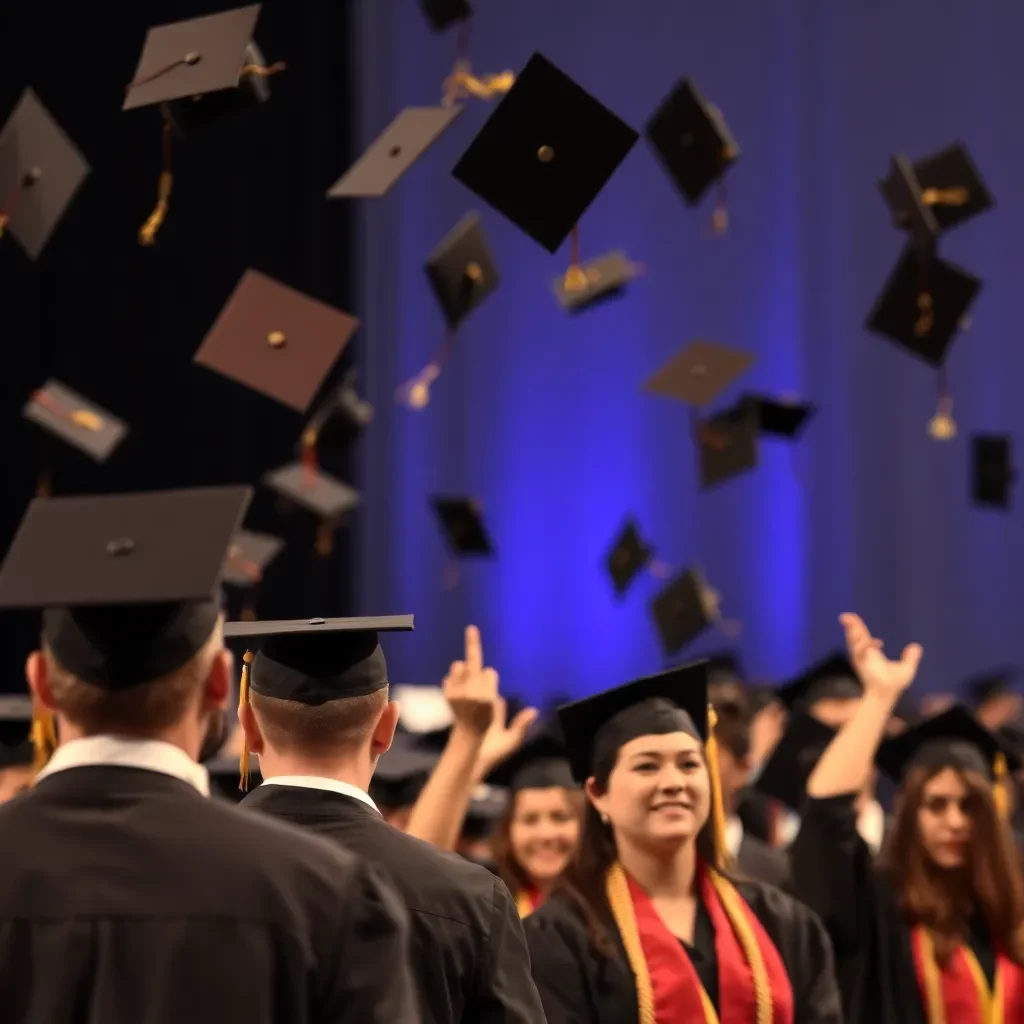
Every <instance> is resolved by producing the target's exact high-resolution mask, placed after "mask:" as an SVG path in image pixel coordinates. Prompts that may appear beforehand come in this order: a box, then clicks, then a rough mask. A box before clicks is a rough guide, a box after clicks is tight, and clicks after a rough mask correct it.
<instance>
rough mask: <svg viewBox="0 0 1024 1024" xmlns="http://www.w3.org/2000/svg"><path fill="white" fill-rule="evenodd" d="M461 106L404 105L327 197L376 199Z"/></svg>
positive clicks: (433, 139)
mask: <svg viewBox="0 0 1024 1024" xmlns="http://www.w3.org/2000/svg"><path fill="white" fill-rule="evenodd" d="M462 111H463V108H462V107H460V106H457V105H454V106H450V107H407V108H406V109H405V110H403V111H402V112H401V113H400V114H399V115H398V116H397V117H396V118H395V119H394V121H392V122H391V124H389V125H388V126H387V128H385V129H384V131H383V132H382V133H381V134H380V135H379V136H378V137H377V139H376V140H375V141H374V143H373V145H372V146H370V148H369V149H368V150H367V151H366V152H365V153H364V154H363V155H362V156H361V157H360V158H359V159H358V160H357V161H356V162H355V163H354V164H353V165H352V167H350V168H349V169H348V170H347V171H346V172H345V173H344V174H343V175H342V176H341V177H340V178H339V179H338V180H337V181H336V182H335V183H334V184H333V185H332V186H331V187H330V189H329V190H328V192H327V197H328V199H340V198H346V197H347V198H356V199H359V198H364V199H379V198H380V197H381V196H384V195H387V193H388V192H389V191H390V190H391V188H392V187H393V186H394V185H395V183H396V182H397V181H398V179H399V178H401V177H402V175H403V174H405V172H406V171H407V170H409V168H410V167H412V165H413V164H414V163H416V161H417V160H419V158H420V157H421V156H423V154H424V153H426V151H427V150H428V149H429V148H430V147H431V146H432V145H433V144H434V143H435V142H436V141H437V140H438V139H439V138H440V137H441V135H442V134H443V133H444V132H445V131H446V130H447V129H448V127H449V126H450V125H451V123H452V122H453V121H454V120H455V119H456V118H457V117H458V116H459V114H461V113H462Z"/></svg>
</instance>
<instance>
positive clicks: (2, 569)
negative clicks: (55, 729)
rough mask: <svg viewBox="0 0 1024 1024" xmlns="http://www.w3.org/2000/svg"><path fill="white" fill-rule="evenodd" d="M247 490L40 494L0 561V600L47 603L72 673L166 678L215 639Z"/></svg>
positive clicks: (131, 679)
mask: <svg viewBox="0 0 1024 1024" xmlns="http://www.w3.org/2000/svg"><path fill="white" fill-rule="evenodd" d="M251 497H252V490H251V488H249V487H207V488H196V489H192V490H178V491H153V492H148V493H136V494H119V495H112V496H102V497H95V496H91V497H69V498H36V499H35V500H34V501H33V502H32V503H31V504H30V505H29V508H28V511H27V513H26V514H25V517H24V519H23V520H22V522H21V525H20V526H19V527H18V532H17V534H16V535H15V538H14V541H13V543H12V544H11V547H10V549H9V551H8V552H7V557H6V559H5V560H4V562H3V565H2V566H0V608H26V609H42V610H43V636H44V639H45V641H46V643H47V646H48V647H49V648H50V649H51V650H52V651H53V653H54V656H55V657H56V659H57V661H58V662H59V663H60V664H61V665H62V666H63V667H64V668H65V669H66V670H67V671H68V672H70V673H72V674H73V675H74V676H75V677H76V678H78V679H80V680H82V681H83V682H86V683H92V684H94V685H96V686H99V687H102V688H104V689H107V690H124V689H129V688H131V687H133V686H137V685H140V684H142V683H147V682H150V681H152V680H154V679H160V678H163V677H164V676H167V675H169V674H170V673H172V672H174V671H175V670H176V669H178V668H181V666H182V665H185V664H186V663H187V662H188V661H189V660H190V659H191V658H192V656H193V655H194V654H195V653H196V652H197V651H199V650H200V648H202V646H203V645H204V644H205V643H206V641H207V640H208V639H209V638H210V635H211V634H212V632H213V630H214V627H215V626H216V624H217V620H218V618H219V616H220V601H219V597H218V596H217V593H216V591H217V585H218V582H219V580H220V575H221V568H222V566H223V564H224V556H225V553H226V552H227V550H228V548H229V547H230V544H231V538H232V537H233V536H234V534H235V532H236V531H237V530H238V528H239V526H240V524H241V520H242V517H243V516H244V515H245V511H246V509H247V508H248V505H249V501H250V499H251Z"/></svg>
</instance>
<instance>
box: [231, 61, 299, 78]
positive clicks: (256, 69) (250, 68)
mask: <svg viewBox="0 0 1024 1024" xmlns="http://www.w3.org/2000/svg"><path fill="white" fill-rule="evenodd" d="M287 68H288V65H287V64H285V62H284V61H283V60H279V61H275V62H274V63H273V64H271V65H270V66H269V67H264V66H263V65H262V64H246V65H244V66H243V67H242V70H241V71H240V72H239V73H238V77H239V78H244V77H245V76H246V75H255V76H256V77H257V78H269V77H270V76H271V75H276V74H278V73H280V72H281V71H285V70H287Z"/></svg>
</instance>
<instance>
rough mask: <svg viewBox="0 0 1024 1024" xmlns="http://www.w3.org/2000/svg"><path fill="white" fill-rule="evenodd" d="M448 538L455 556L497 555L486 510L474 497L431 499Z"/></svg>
mask: <svg viewBox="0 0 1024 1024" xmlns="http://www.w3.org/2000/svg"><path fill="white" fill-rule="evenodd" d="M431 504H432V505H433V506H434V512H435V514H436V515H437V518H438V521H439V522H440V523H441V529H442V531H443V532H444V536H445V540H446V541H447V542H448V547H449V549H450V550H451V553H452V554H453V555H457V556H458V557H460V558H466V557H468V556H484V557H489V556H491V555H493V554H494V545H493V544H492V543H491V537H490V534H489V533H488V532H487V525H486V524H485V523H484V517H483V511H482V510H481V508H480V506H479V504H478V503H477V502H476V501H474V500H473V499H472V498H443V497H437V498H432V499H431Z"/></svg>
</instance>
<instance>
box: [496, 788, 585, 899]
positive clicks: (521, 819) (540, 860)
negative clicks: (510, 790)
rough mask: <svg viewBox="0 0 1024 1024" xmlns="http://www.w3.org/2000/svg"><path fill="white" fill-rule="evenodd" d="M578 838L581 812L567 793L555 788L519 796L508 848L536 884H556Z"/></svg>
mask: <svg viewBox="0 0 1024 1024" xmlns="http://www.w3.org/2000/svg"><path fill="white" fill-rule="evenodd" d="M579 838H580V816H579V810H578V807H577V804H576V802H575V801H574V800H573V794H571V793H570V792H569V791H568V790H566V789H563V788H562V787H561V786H554V787H549V788H546V789H523V790H520V791H519V792H518V793H517V794H516V797H515V806H514V807H513V811H512V819H511V821H510V823H509V844H510V845H511V847H512V856H513V858H514V859H515V861H516V863H517V864H518V865H519V867H520V868H521V869H522V870H523V872H524V873H525V874H526V875H527V877H528V878H529V879H530V880H531V881H532V882H533V883H534V884H536V885H538V886H544V885H546V884H548V883H550V882H553V881H554V880H555V879H556V878H557V877H558V876H559V875H560V874H561V873H562V872H563V871H564V870H565V868H566V865H567V864H568V863H569V860H570V859H571V857H572V855H573V853H574V852H575V850H576V844H577V843H578V842H579Z"/></svg>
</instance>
